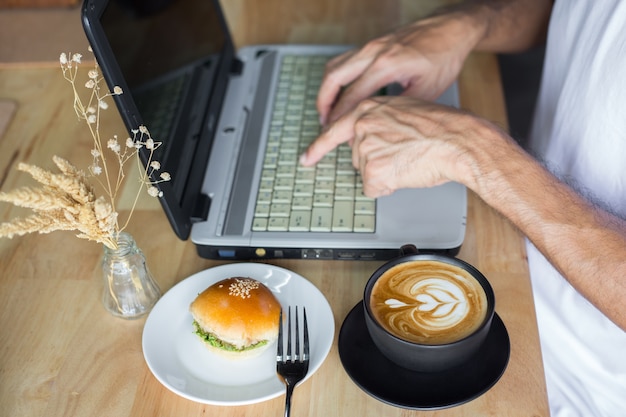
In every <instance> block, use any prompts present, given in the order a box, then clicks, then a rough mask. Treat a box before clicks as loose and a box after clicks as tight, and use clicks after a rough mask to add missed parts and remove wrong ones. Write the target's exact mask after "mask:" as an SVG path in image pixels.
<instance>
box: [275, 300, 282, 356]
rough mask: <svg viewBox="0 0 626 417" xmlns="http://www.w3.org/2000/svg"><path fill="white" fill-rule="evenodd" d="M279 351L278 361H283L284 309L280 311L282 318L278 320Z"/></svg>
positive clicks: (277, 354) (277, 353)
mask: <svg viewBox="0 0 626 417" xmlns="http://www.w3.org/2000/svg"><path fill="white" fill-rule="evenodd" d="M277 345H278V348H277V349H278V350H277V352H276V360H277V361H282V360H283V309H282V308H281V309H280V317H279V318H278V343H277Z"/></svg>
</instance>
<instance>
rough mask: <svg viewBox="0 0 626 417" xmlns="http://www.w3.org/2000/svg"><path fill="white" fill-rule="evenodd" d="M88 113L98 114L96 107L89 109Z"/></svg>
mask: <svg viewBox="0 0 626 417" xmlns="http://www.w3.org/2000/svg"><path fill="white" fill-rule="evenodd" d="M87 113H89V114H95V113H96V108H95V107H94V106H89V107H87Z"/></svg>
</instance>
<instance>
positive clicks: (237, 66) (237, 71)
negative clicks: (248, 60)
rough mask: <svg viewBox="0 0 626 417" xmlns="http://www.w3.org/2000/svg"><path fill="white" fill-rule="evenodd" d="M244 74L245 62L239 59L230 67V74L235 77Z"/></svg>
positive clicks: (234, 60)
mask: <svg viewBox="0 0 626 417" xmlns="http://www.w3.org/2000/svg"><path fill="white" fill-rule="evenodd" d="M242 72H243V61H242V60H241V59H239V58H235V59H233V62H232V63H231V65H230V73H231V74H233V75H241V73H242Z"/></svg>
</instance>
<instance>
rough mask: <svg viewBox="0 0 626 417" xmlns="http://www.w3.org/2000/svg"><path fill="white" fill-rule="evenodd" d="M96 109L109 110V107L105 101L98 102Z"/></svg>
mask: <svg viewBox="0 0 626 417" xmlns="http://www.w3.org/2000/svg"><path fill="white" fill-rule="evenodd" d="M98 107H100V108H101V109H102V110H106V109H108V108H109V105H108V104H107V102H106V101H104V100H100V101H98Z"/></svg>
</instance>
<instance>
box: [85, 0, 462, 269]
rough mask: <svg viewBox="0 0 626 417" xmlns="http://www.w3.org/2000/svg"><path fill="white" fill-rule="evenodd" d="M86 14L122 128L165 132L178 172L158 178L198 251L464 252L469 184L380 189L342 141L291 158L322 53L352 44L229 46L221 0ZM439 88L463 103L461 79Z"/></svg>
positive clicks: (158, 136)
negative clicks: (307, 156) (379, 192)
mask: <svg viewBox="0 0 626 417" xmlns="http://www.w3.org/2000/svg"><path fill="white" fill-rule="evenodd" d="M82 21H83V27H84V29H85V33H86V35H87V38H88V40H89V42H90V44H91V47H92V49H93V52H94V54H95V57H96V59H97V61H98V63H99V65H100V68H101V70H102V73H103V76H104V78H105V79H106V82H107V84H108V86H109V88H111V89H112V88H113V87H114V86H120V87H122V89H123V91H124V93H123V94H121V95H118V96H115V97H114V98H115V100H116V105H117V107H118V110H119V112H120V114H121V116H122V118H123V120H124V122H125V124H126V126H127V128H128V129H129V130H131V129H136V128H137V127H138V126H139V125H145V126H146V127H147V128H148V129H149V130H150V132H151V134H152V136H153V137H154V138H155V140H158V141H161V142H163V145H162V146H161V147H160V148H159V149H158V151H159V154H158V155H157V156H156V159H157V160H159V161H160V162H161V164H162V167H163V170H166V171H168V172H169V173H170V174H171V176H172V180H171V181H170V182H164V183H161V184H159V188H160V190H161V191H162V197H161V198H160V201H161V204H162V206H163V209H164V211H165V213H166V215H167V217H168V219H169V221H170V223H171V226H172V228H173V230H174V232H175V233H176V235H177V236H178V237H179V238H180V239H183V240H186V239H189V238H191V240H192V241H193V243H194V244H195V245H196V247H197V251H198V254H199V255H200V256H201V257H204V258H209V259H230V260H254V259H269V258H299V259H353V260H384V259H390V258H393V257H395V256H397V255H398V254H399V253H400V248H401V247H402V246H403V245H405V244H412V245H415V246H416V247H417V248H418V249H419V250H422V251H435V252H442V253H448V254H456V253H457V252H458V250H459V248H460V246H461V244H462V242H463V239H464V236H465V222H466V213H467V195H466V194H467V193H466V189H465V187H464V186H462V185H460V184H457V183H448V184H445V185H441V186H437V187H434V188H428V189H403V190H399V191H397V192H395V193H393V194H392V195H390V196H386V197H382V198H378V199H376V200H373V199H368V198H367V197H366V196H364V195H363V193H362V184H361V182H360V177H359V175H358V172H356V171H355V170H354V169H353V168H352V166H351V163H350V148H349V147H348V146H347V145H342V146H341V147H340V148H338V149H337V150H335V151H333V152H332V153H330V154H329V155H327V156H326V157H325V158H324V159H323V160H322V161H321V162H320V163H319V164H318V165H317V166H316V167H315V168H314V169H313V170H312V169H311V168H309V169H308V170H307V169H305V168H304V167H302V166H300V165H299V164H298V163H297V159H298V156H299V155H300V153H301V152H302V151H303V150H304V149H306V147H307V146H308V143H310V142H311V141H313V140H314V139H315V138H316V137H317V135H318V134H319V132H320V126H319V121H318V115H317V112H316V109H315V99H316V96H317V91H318V88H319V85H320V81H321V77H322V75H323V73H324V64H325V62H326V61H327V60H328V59H330V58H331V57H333V56H336V55H337V54H339V53H341V52H343V51H345V50H347V49H348V47H347V46H341V45H257V46H246V47H243V48H241V49H239V50H238V51H235V49H234V45H233V40H232V38H231V35H230V33H229V31H228V27H227V23H226V20H225V17H224V14H223V12H222V10H221V8H220V4H219V1H218V0H177V1H176V0H172V1H158V2H151V1H130V0H110V1H107V0H85V2H84V4H83V9H82ZM391 87H392V86H391ZM391 87H390V88H391ZM382 93H383V94H384V93H388V94H391V93H392V92H391V91H387V92H382ZM438 101H439V102H440V103H443V104H447V105H451V106H458V104H459V102H458V93H457V89H456V86H453V87H451V88H450V89H449V90H448V91H446V92H445V93H444V94H443V95H442V96H441V97H440V98H439V100H438ZM144 160H145V158H144Z"/></svg>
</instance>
